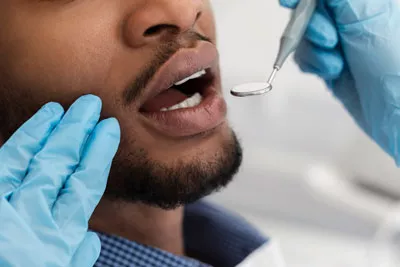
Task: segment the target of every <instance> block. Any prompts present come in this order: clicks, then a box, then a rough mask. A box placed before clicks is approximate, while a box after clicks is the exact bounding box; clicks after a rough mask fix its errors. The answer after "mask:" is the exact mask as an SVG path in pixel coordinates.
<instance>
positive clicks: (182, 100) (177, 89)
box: [140, 69, 213, 112]
mask: <svg viewBox="0 0 400 267" xmlns="http://www.w3.org/2000/svg"><path fill="white" fill-rule="evenodd" d="M212 82H213V75H212V74H211V72H210V70H209V69H202V70H200V71H197V72H195V73H193V74H191V75H189V76H187V77H185V78H183V79H181V80H179V81H177V82H175V83H174V85H173V86H171V87H170V88H168V89H167V90H165V91H163V92H161V93H160V94H158V95H156V96H155V97H153V98H151V99H150V100H148V101H147V102H145V103H144V105H143V106H142V107H141V108H140V112H167V111H173V110H178V109H188V108H194V107H196V106H198V105H200V103H201V102H202V101H203V99H204V98H205V96H206V93H207V89H208V88H209V87H210V86H211V84H212Z"/></svg>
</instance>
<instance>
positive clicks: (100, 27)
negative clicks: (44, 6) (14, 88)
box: [3, 9, 119, 99]
mask: <svg viewBox="0 0 400 267" xmlns="http://www.w3.org/2000/svg"><path fill="white" fill-rule="evenodd" d="M79 10H80V9H79ZM85 11H86V10H83V11H80V12H81V13H84V12H85ZM38 13H39V14H37V15H35V16H32V15H31V16H30V17H25V20H22V19H20V20H19V19H18V18H16V19H15V21H13V22H12V23H11V24H12V25H13V27H14V32H15V34H13V35H10V36H14V37H13V39H10V41H9V42H8V45H7V47H6V48H7V49H6V52H5V54H6V55H7V58H9V59H10V60H8V61H7V62H6V65H7V67H8V71H9V72H10V76H11V77H12V79H13V80H15V81H17V82H18V86H19V87H20V88H30V89H29V90H33V89H32V88H36V89H37V90H39V91H38V92H35V94H42V92H43V91H45V92H43V93H46V94H47V95H49V94H50V95H54V96H55V97H56V98H55V99H62V98H63V97H64V96H66V95H67V94H69V95H74V96H75V95H82V94H85V93H90V92H92V91H93V90H98V89H99V88H101V87H102V86H104V84H105V83H106V80H107V77H108V76H109V72H110V69H111V66H112V62H113V60H114V58H115V57H116V53H117V52H118V49H119V46H118V41H117V36H116V29H117V27H118V25H117V23H118V21H119V20H118V14H117V12H113V11H112V9H111V10H110V9H109V11H108V12H104V11H103V12H98V13H96V12H93V11H92V12H91V13H89V15H86V16H85V15H84V14H80V13H77V12H75V11H74V10H70V11H63V12H60V13H59V14H57V13H56V14H52V15H51V16H50V15H48V13H49V12H42V13H43V14H40V12H38ZM104 14H108V15H107V16H104ZM41 15H42V16H41ZM19 17H20V16H19ZM16 35H17V36H16ZM3 51H4V50H3Z"/></svg>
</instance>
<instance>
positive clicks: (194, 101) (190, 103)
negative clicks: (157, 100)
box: [160, 93, 203, 111]
mask: <svg viewBox="0 0 400 267" xmlns="http://www.w3.org/2000/svg"><path fill="white" fill-rule="evenodd" d="M202 100H203V97H202V96H201V95H200V94H199V93H195V94H194V95H193V96H191V97H189V98H188V99H186V100H184V101H182V102H180V103H178V104H176V105H174V106H172V107H169V108H162V109H161V110H160V111H169V110H175V109H180V108H191V107H195V106H197V105H198V104H200V103H201V101H202Z"/></svg>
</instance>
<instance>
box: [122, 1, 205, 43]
mask: <svg viewBox="0 0 400 267" xmlns="http://www.w3.org/2000/svg"><path fill="white" fill-rule="evenodd" d="M203 1H204V0H145V1H144V4H143V5H142V6H139V7H136V8H135V9H134V11H133V12H132V13H131V14H130V15H129V17H128V19H127V20H126V21H125V25H124V36H125V39H126V42H127V43H128V45H129V46H131V47H135V48H137V47H141V46H145V45H151V44H157V43H160V42H162V41H165V40H168V39H171V38H174V37H176V36H177V35H179V34H180V33H182V32H185V31H188V30H190V29H192V28H193V27H194V26H195V24H196V21H197V20H198V19H199V18H200V16H201V12H202V9H203V8H204V7H203Z"/></svg>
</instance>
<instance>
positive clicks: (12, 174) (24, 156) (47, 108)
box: [0, 103, 64, 196]
mask: <svg viewBox="0 0 400 267" xmlns="http://www.w3.org/2000/svg"><path fill="white" fill-rule="evenodd" d="M63 113H64V110H63V108H62V107H61V105H59V104H57V103H48V104H46V105H44V106H43V107H42V108H41V109H40V110H39V111H38V112H37V113H36V114H35V115H33V116H32V117H31V118H30V119H29V120H28V121H27V122H25V123H24V124H23V125H22V126H21V127H20V128H19V129H18V130H17V131H16V132H15V133H14V134H13V135H12V136H11V138H10V139H9V140H8V141H7V142H6V143H5V144H4V145H3V146H2V147H1V148H0V196H3V195H4V194H9V193H11V192H12V191H13V190H14V189H15V188H17V187H18V186H19V185H20V183H21V181H22V179H23V178H24V176H25V174H26V172H27V170H28V167H29V163H30V162H31V160H32V158H33V157H34V156H35V155H36V153H38V152H39V150H40V149H41V148H42V147H43V145H44V144H45V142H46V140H47V138H48V136H49V135H50V133H51V132H52V131H53V129H54V127H55V126H56V125H57V124H58V123H59V122H60V119H61V117H62V115H63Z"/></svg>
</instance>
